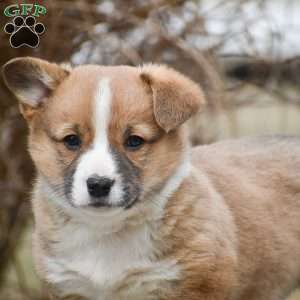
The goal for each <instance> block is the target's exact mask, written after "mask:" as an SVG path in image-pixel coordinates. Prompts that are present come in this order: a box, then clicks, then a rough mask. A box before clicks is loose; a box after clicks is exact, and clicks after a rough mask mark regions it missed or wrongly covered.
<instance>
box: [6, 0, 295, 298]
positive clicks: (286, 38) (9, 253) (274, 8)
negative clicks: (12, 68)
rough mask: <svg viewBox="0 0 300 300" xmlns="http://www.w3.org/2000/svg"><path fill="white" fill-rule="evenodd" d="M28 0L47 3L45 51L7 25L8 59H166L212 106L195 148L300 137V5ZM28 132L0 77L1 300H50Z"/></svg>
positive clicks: (194, 129)
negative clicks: (12, 37)
mask: <svg viewBox="0 0 300 300" xmlns="http://www.w3.org/2000/svg"><path fill="white" fill-rule="evenodd" d="M26 2H28V3H33V2H35V3H38V4H41V5H44V6H45V7H46V8H47V14H46V16H42V17H40V18H39V21H40V22H42V23H43V24H44V25H45V27H46V31H45V33H44V34H43V35H42V36H41V41H40V45H39V47H38V48H36V49H31V48H29V47H26V46H23V47H21V48H18V49H14V48H12V47H11V46H10V44H9V35H7V34H6V33H5V32H4V31H3V30H2V29H0V65H2V64H4V63H5V62H6V61H7V60H9V59H11V58H14V57H17V56H27V55H30V56H36V57H40V58H44V59H47V60H50V61H56V62H67V63H71V64H73V65H78V64H85V63H95V64H103V65H108V64H109V65H115V64H129V65H139V64H142V63H143V62H156V63H166V64H168V65H171V66H172V67H174V68H176V69H177V70H179V71H181V72H183V73H185V74H187V75H188V76H190V77H191V78H193V79H194V80H195V81H197V82H198V83H199V84H200V85H201V86H202V87H203V89H204V92H205V94H206V98H207V102H208V104H207V107H206V110H205V111H204V112H202V113H201V114H199V115H197V116H196V117H195V118H193V119H192V120H191V121H190V128H191V141H192V143H193V144H195V145H196V144H203V143H211V142H214V141H216V140H220V139H225V138H231V137H240V136H245V135H262V134H296V135H298V134H299V135H300V56H299V55H300V1H296V0H287V1H284V0H234V1H230V0H226V1H224V0H223V1H222V0H198V1H196V0H195V1H180V0H169V1H167V0H149V1H147V0H126V1H124V0H123V1H121V0H116V1H108V0H107V1H100V0H98V1H97V0H93V1H92V0H91V1H84V0H72V1H68V0H51V1H32V2H30V1H26ZM16 3H18V1H16V2H14V1H0V8H1V17H0V28H3V27H4V25H5V23H7V22H9V21H11V19H10V18H8V17H5V16H4V15H3V13H2V12H3V10H4V8H5V7H6V6H7V5H9V4H16ZM19 3H21V2H19ZM26 132H27V129H26V126H25V123H24V121H23V120H22V118H21V116H20V114H19V112H18V107H17V102H16V99H15V98H13V96H12V95H11V94H10V93H9V92H8V91H7V89H6V88H5V87H4V85H3V82H2V81H1V80H0V195H1V198H0V300H10V299H11V300H25V299H28V300H32V299H36V300H37V299H40V300H42V299H43V300H44V299H47V296H46V295H45V294H44V292H43V289H42V287H41V284H40V282H39V281H38V279H37V278H36V275H35V272H34V268H33V264H32V258H31V231H32V226H33V220H32V213H31V209H30V202H29V198H30V189H31V184H32V178H33V177H34V170H33V166H32V162H31V160H30V158H29V156H28V153H27V150H26ZM291 251H292V249H291ZM297 295H298V296H297ZM290 299H293V300H296V299H298V300H299V299H300V293H297V292H295V294H294V295H292V296H291V298H290Z"/></svg>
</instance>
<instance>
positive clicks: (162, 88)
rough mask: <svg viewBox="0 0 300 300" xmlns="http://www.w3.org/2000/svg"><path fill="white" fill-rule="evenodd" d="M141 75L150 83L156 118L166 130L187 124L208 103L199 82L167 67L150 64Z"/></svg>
mask: <svg viewBox="0 0 300 300" xmlns="http://www.w3.org/2000/svg"><path fill="white" fill-rule="evenodd" d="M140 76H141V78H142V80H143V81H144V82H145V83H146V84H148V85H149V86H150V89H151V92H152V96H153V109H154V117H155V119H156V121H157V123H158V125H159V126H160V127H161V128H162V129H164V130H165V131H166V132H169V131H171V130H173V129H176V128H177V127H178V126H180V125H181V124H183V123H184V122H185V121H186V120H188V119H189V118H190V117H191V116H192V115H194V114H195V113H196V112H197V111H198V110H199V108H200V107H201V106H202V105H203V104H204V103H205V99H204V95H203V92H202V90H201V89H200V87H199V86H198V85H197V84H196V83H195V82H193V81H192V80H190V79H188V78H187V77H185V76H184V75H182V74H180V73H178V72H177V71H175V70H173V69H170V68H168V67H166V66H158V65H146V66H144V67H142V70H141V75H140Z"/></svg>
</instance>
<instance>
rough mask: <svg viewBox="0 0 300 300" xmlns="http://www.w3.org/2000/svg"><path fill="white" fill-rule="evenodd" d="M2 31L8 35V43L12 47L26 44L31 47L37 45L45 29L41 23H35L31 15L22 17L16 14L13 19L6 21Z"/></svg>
mask: <svg viewBox="0 0 300 300" xmlns="http://www.w3.org/2000/svg"><path fill="white" fill-rule="evenodd" d="M4 31H5V32H6V33H7V34H11V36H10V39H9V40H10V44H11V46H12V47H13V48H19V47H21V46H23V45H26V46H28V47H31V48H36V47H38V45H39V43H40V37H39V35H41V34H42V33H44V31H45V26H44V25H43V24H42V23H36V20H35V18H34V17H33V16H28V17H26V19H24V18H23V17H21V16H17V17H15V18H14V19H13V21H12V23H7V24H6V25H5V27H4Z"/></svg>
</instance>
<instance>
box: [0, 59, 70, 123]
mask: <svg viewBox="0 0 300 300" xmlns="http://www.w3.org/2000/svg"><path fill="white" fill-rule="evenodd" d="M2 73H3V78H4V81H5V83H6V85H7V87H8V88H9V89H10V90H11V91H12V92H13V93H14V94H15V96H16V97H17V98H18V99H19V101H20V109H21V112H22V114H23V115H24V117H25V118H26V119H28V118H30V116H31V115H32V114H33V113H34V112H35V111H36V110H37V109H38V108H39V107H41V106H42V105H43V103H44V102H45V101H46V99H47V98H48V97H49V96H51V94H52V92H53V91H54V90H55V89H56V88H57V86H58V85H59V84H60V83H61V82H62V81H63V80H64V79H65V78H66V77H67V76H68V74H69V71H67V70H66V69H64V68H62V67H60V66H58V65H57V64H53V63H49V62H47V61H45V60H41V59H37V58H31V57H24V58H15V59H12V60H10V61H9V62H7V63H6V64H5V65H4V66H3V68H2Z"/></svg>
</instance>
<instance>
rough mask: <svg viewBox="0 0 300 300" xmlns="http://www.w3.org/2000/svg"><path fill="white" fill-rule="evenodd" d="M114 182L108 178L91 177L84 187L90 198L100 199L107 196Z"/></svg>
mask: <svg viewBox="0 0 300 300" xmlns="http://www.w3.org/2000/svg"><path fill="white" fill-rule="evenodd" d="M114 182H115V181H114V180H112V179H110V178H107V177H100V176H98V175H93V176H91V177H89V178H88V180H87V181H86V185H87V189H88V192H89V194H90V196H92V197H94V198H100V197H105V196H107V195H108V194H109V192H110V190H111V187H112V186H113V184H114Z"/></svg>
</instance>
